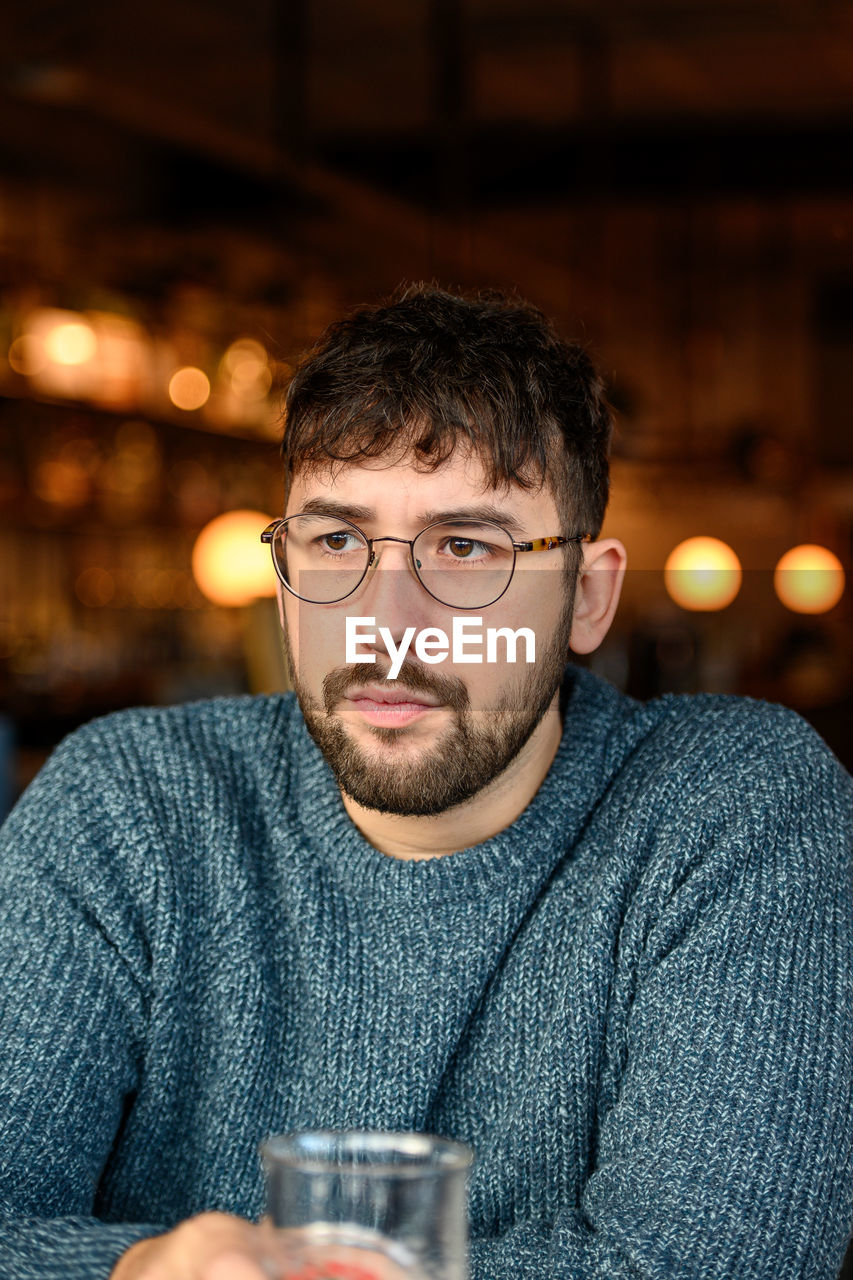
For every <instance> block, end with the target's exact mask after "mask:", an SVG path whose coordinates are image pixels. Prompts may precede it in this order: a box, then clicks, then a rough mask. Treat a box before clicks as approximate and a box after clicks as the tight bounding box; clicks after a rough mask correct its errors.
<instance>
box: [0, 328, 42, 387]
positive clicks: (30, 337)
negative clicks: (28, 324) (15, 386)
mask: <svg viewBox="0 0 853 1280" xmlns="http://www.w3.org/2000/svg"><path fill="white" fill-rule="evenodd" d="M8 360H9V364H10V365H11V367H12V368H13V369H14V370H15V373H20V374H23V376H24V377H25V378H31V377H32V375H33V374H34V373H40V372H41V370H42V369H43V368H44V366H45V365H46V364H47V352H46V351H45V349H44V343H43V342H42V340H41V338H37V337H36V336H35V334H32V333H24V334H22V335H21V337H20V338H16V339H15V341H14V342H13V343H12V345H11V346H10V348H9V353H8Z"/></svg>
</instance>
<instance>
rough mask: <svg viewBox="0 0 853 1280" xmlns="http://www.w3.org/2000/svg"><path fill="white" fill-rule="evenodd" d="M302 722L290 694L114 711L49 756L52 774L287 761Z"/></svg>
mask: <svg viewBox="0 0 853 1280" xmlns="http://www.w3.org/2000/svg"><path fill="white" fill-rule="evenodd" d="M297 722H299V723H301V714H300V712H299V708H298V705H297V703H296V699H295V696H294V694H292V693H278V694H258V695H248V694H246V695H237V696H223V697H215V698H206V699H200V700H198V701H194V702H183V703H175V704H173V705H170V706H140V707H129V708H125V709H123V710H120V711H113V712H110V713H108V714H107V715H103V716H98V717H97V718H96V719H94V720H90V721H88V723H86V724H84V725H81V726H80V728H78V729H76V730H75V731H74V732H73V733H71V734H69V735H68V737H67V738H65V739H64V740H63V741H62V742H61V743H60V744H59V746H58V747H57V748H56V750H55V751H54V753H53V756H52V758H51V761H50V765H51V767H52V768H53V769H56V768H63V767H64V768H66V769H72V770H73V769H74V768H76V769H78V770H79V769H81V768H86V769H90V768H91V769H100V770H101V771H104V770H105V771H108V772H109V773H110V774H112V775H113V777H114V778H115V780H116V781H117V780H118V779H119V778H122V777H123V778H124V779H126V780H127V781H128V782H129V781H131V780H132V779H133V778H136V777H140V776H143V775H144V776H148V777H151V776H153V775H157V774H159V775H162V776H164V777H168V776H169V775H172V774H174V773H175V772H176V771H180V772H181V773H182V774H183V775H186V773H187V772H190V773H193V772H205V771H211V770H212V771H214V772H221V771H222V770H223V769H226V768H228V767H229V765H230V766H236V767H238V768H239V767H242V766H251V767H253V768H258V767H261V766H262V764H263V761H264V759H265V758H268V757H269V755H270V753H274V754H275V756H276V758H277V759H278V760H279V761H281V760H282V758H283V757H284V756H286V755H287V750H288V742H289V740H290V736H291V733H292V731H293V730H294V729H295V728H296V727H297Z"/></svg>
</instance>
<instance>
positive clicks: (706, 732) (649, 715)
mask: <svg viewBox="0 0 853 1280" xmlns="http://www.w3.org/2000/svg"><path fill="white" fill-rule="evenodd" d="M640 715H641V717H642V718H643V719H645V720H646V730H647V731H646V732H645V734H644V735H643V737H642V739H641V741H640V743H639V745H638V747H637V749H636V750H635V751H634V753H633V755H632V757H631V759H630V761H629V762H628V767H629V768H633V769H634V770H636V771H637V772H638V773H639V774H640V775H643V774H645V776H646V777H647V778H654V779H656V780H657V782H658V784H659V785H660V787H661V789H663V790H667V789H674V790H676V791H680V793H681V796H682V802H683V803H685V804H689V803H690V799H691V797H693V796H698V795H707V794H708V793H709V792H723V791H728V792H731V789H732V788H733V787H736V788H739V789H742V788H743V787H745V786H746V785H747V784H748V783H752V784H754V785H755V786H756V787H758V788H759V789H760V790H761V791H762V792H764V793H765V794H766V796H767V798H768V800H769V799H770V797H771V796H772V795H773V794H775V795H776V796H779V797H781V796H783V795H789V796H790V795H791V794H792V793H797V792H799V791H801V790H803V789H804V788H815V787H817V788H818V789H824V788H827V789H828V788H835V789H837V790H838V791H839V792H840V793H843V794H844V795H846V796H847V798H848V803H849V804H851V805H853V778H851V777H850V774H849V773H848V772H847V770H846V769H845V768H844V766H843V765H842V764H841V762H840V761H839V760H838V759H837V758H836V756H835V755H834V754H833V752H832V751H831V750H830V748H829V747H828V746H827V744H826V743H825V742H824V740H823V739H822V738H821V736H820V735H819V734H818V733H817V731H816V730H815V729H814V728H813V727H812V726H811V725H810V724H809V723H808V721H807V720H805V719H804V718H803V717H802V716H801V715H800V714H799V713H798V712H796V711H793V710H792V709H791V708H790V707H785V706H782V705H781V704H779V703H775V702H766V701H763V700H761V699H756V698H749V697H745V696H742V695H735V694H712V693H696V694H665V695H663V696H661V697H659V698H655V699H653V700H651V701H650V702H647V703H645V704H643V709H642V712H641V713H640Z"/></svg>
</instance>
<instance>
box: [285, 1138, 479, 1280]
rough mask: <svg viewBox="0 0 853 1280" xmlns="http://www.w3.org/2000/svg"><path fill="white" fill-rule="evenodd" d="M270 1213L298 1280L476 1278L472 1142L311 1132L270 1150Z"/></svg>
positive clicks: (290, 1274) (288, 1267)
mask: <svg viewBox="0 0 853 1280" xmlns="http://www.w3.org/2000/svg"><path fill="white" fill-rule="evenodd" d="M261 1157H262V1160H263V1164H264V1170H265V1173H266V1184H267V1212H268V1215H269V1217H270V1219H271V1221H272V1224H273V1226H274V1227H276V1228H279V1229H280V1230H278V1231H277V1232H276V1235H277V1237H278V1240H279V1241H280V1242H281V1243H282V1244H283V1245H284V1248H285V1251H286V1253H287V1255H288V1259H287V1262H286V1263H285V1265H284V1267H283V1269H282V1268H281V1265H280V1266H279V1272H278V1274H279V1275H281V1276H282V1277H287V1278H288V1280H326V1278H327V1277H328V1280H410V1278H412V1277H415V1278H416V1280H467V1274H468V1268H467V1247H468V1215H467V1207H468V1206H467V1176H468V1170H469V1168H470V1166H471V1163H472V1161H473V1158H474V1153H473V1151H472V1150H471V1148H470V1147H468V1146H466V1145H465V1144H464V1143H462V1142H454V1141H451V1140H450V1139H447V1138H439V1137H434V1136H433V1135H430V1134H421V1133H380V1132H367V1131H363V1130H307V1131H303V1132H301V1133H289V1134H283V1135H281V1136H280V1137H275V1138H270V1139H269V1140H268V1141H267V1142H265V1143H264V1144H263V1145H262V1147H261Z"/></svg>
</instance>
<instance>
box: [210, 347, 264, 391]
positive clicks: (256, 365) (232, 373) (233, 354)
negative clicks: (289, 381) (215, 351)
mask: <svg viewBox="0 0 853 1280" xmlns="http://www.w3.org/2000/svg"><path fill="white" fill-rule="evenodd" d="M221 370H222V372H223V373H224V375H225V376H226V377H227V378H228V380H229V381H230V383H231V389H232V391H233V392H234V394H235V395H237V396H238V397H239V398H240V399H241V400H247V401H252V400H263V399H264V397H265V396H266V394H267V392H268V391H269V389H270V387H271V386H272V374H271V373H270V368H269V360H268V357H267V353H266V351H265V350H264V348H263V347H262V346H261V344H260V342H256V341H255V340H254V338H238V340H237V341H236V342H232V343H231V346H230V347H229V348H228V350H227V351H226V352H225V355H224V356H223V357H222V364H221Z"/></svg>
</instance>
